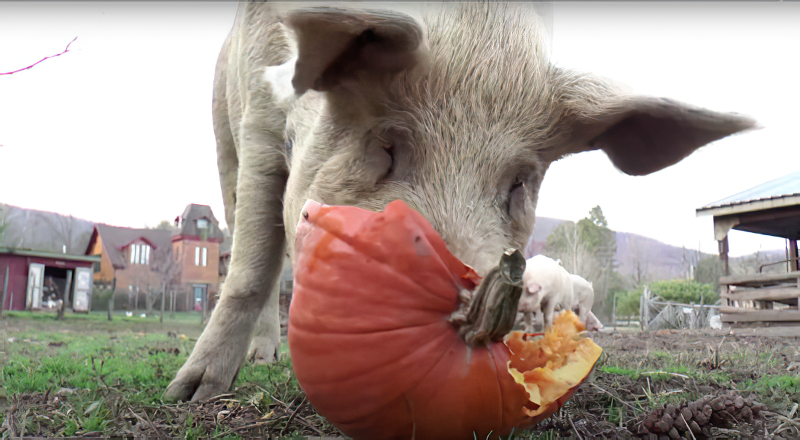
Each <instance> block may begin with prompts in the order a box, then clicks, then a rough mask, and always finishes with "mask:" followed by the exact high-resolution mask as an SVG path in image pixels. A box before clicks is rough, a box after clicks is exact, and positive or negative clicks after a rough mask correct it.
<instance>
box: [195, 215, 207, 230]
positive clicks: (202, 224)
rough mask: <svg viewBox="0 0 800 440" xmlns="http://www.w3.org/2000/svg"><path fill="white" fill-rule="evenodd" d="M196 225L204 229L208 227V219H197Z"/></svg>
mask: <svg viewBox="0 0 800 440" xmlns="http://www.w3.org/2000/svg"><path fill="white" fill-rule="evenodd" d="M197 227H198V228H200V229H205V228H207V227H208V220H207V219H204V218H199V219H197Z"/></svg>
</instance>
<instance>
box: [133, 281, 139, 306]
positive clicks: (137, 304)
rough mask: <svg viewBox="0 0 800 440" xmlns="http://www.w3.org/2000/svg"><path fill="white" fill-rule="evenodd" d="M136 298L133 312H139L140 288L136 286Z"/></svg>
mask: <svg viewBox="0 0 800 440" xmlns="http://www.w3.org/2000/svg"><path fill="white" fill-rule="evenodd" d="M135 290H136V297H134V298H133V311H134V312H138V311H139V286H138V285H137V286H136V289H135Z"/></svg>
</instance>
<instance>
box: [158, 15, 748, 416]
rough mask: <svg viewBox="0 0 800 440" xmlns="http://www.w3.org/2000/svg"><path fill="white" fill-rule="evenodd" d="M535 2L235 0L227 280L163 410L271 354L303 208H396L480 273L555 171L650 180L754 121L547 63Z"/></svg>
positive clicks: (523, 231)
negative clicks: (586, 164) (600, 158)
mask: <svg viewBox="0 0 800 440" xmlns="http://www.w3.org/2000/svg"><path fill="white" fill-rule="evenodd" d="M382 7H384V8H388V7H391V5H389V4H384V5H383V6H382ZM534 7H535V5H534V4H532V3H519V4H497V3H466V2H465V3H460V2H452V3H445V4H439V5H433V4H431V5H428V7H427V8H426V9H425V10H423V11H421V12H420V13H419V14H416V13H415V14H416V15H415V16H414V17H412V16H411V15H409V14H407V13H404V12H400V11H392V10H374V9H371V10H360V9H357V4H356V5H354V4H348V5H346V7H345V6H343V7H342V8H338V7H327V6H323V7H304V5H303V4H302V3H293V2H288V3H283V4H280V5H277V6H276V5H275V4H274V3H271V2H242V3H240V5H239V8H238V10H237V13H236V18H235V20H234V24H233V28H232V30H231V32H230V34H229V35H228V37H227V39H226V40H225V42H224V44H223V46H222V49H221V51H220V55H219V58H218V61H217V65H216V73H215V78H214V87H213V97H212V103H211V107H212V115H213V125H214V133H215V137H216V142H217V163H218V166H219V176H220V185H221V189H222V197H223V202H224V205H225V219H226V221H227V224H228V225H229V228H230V229H231V230H232V232H233V248H232V256H231V261H230V270H229V273H228V276H227V280H226V282H225V285H224V287H223V289H222V291H221V294H220V298H219V302H218V303H217V305H216V307H215V309H214V311H213V313H212V315H211V317H210V319H209V322H208V324H207V326H206V328H205V329H204V331H203V333H202V335H201V336H200V338H199V339H198V341H197V343H196V345H195V347H194V349H193V351H192V353H191V355H190V356H189V358H188V359H187V361H186V362H185V364H184V365H183V366H182V367H181V369H180V370H179V371H178V373H177V375H176V376H175V378H174V379H173V381H172V382H171V383H170V385H169V386H168V388H167V390H166V392H165V394H164V398H165V399H167V400H171V401H174V400H188V399H191V400H193V401H198V400H204V399H208V398H210V397H213V396H215V395H218V394H221V393H224V392H226V391H227V390H228V389H230V387H231V384H232V383H233V381H234V379H235V378H236V376H237V374H238V372H239V369H240V368H241V367H242V365H243V364H244V362H245V360H246V357H247V354H248V352H253V351H255V352H256V354H255V356H254V357H255V358H258V359H262V360H264V361H265V362H269V361H272V360H274V359H275V358H276V356H277V353H278V347H279V346H280V320H279V314H278V311H279V308H278V294H277V291H278V290H277V289H276V288H275V286H276V284H277V283H278V281H279V277H280V272H281V266H282V261H283V259H284V256H287V257H288V258H289V259H290V261H294V260H295V257H296V255H294V249H293V243H294V238H295V227H296V225H297V224H298V220H299V219H300V218H301V216H302V208H303V206H304V203H305V201H306V200H309V199H310V200H315V201H318V202H321V203H324V204H328V205H351V206H357V207H361V208H365V209H369V210H373V211H377V210H382V209H383V208H384V207H385V206H386V205H387V204H388V203H389V202H391V201H393V200H397V199H401V200H403V201H405V202H406V203H407V204H408V205H409V206H410V207H412V208H413V209H415V210H417V211H419V212H420V213H421V214H422V215H423V216H425V218H427V219H428V221H429V222H430V223H431V225H432V226H433V228H434V229H435V230H436V231H437V233H438V234H440V235H441V237H442V238H443V240H444V242H445V243H446V245H447V247H448V249H449V250H450V251H451V252H452V253H453V254H454V255H455V256H456V257H458V258H460V259H461V260H462V261H464V263H466V264H468V265H470V266H471V267H473V268H474V269H475V270H476V271H477V272H478V273H480V274H486V273H487V272H488V271H489V269H490V268H491V267H493V266H494V265H496V264H497V262H498V261H499V259H500V256H501V255H502V253H503V252H504V251H505V249H508V248H517V249H521V248H523V246H524V244H525V242H526V240H527V238H528V237H529V236H530V235H531V232H532V228H533V223H534V211H535V208H536V202H537V196H538V191H539V188H540V186H541V183H542V179H543V178H544V176H545V173H546V171H547V169H548V167H549V165H550V164H551V163H553V162H554V161H556V160H558V159H560V158H562V157H564V156H567V155H570V154H574V153H579V152H582V151H591V150H602V151H603V152H605V154H606V155H607V157H608V158H609V159H610V160H611V162H612V163H613V164H614V166H616V167H617V168H618V169H619V170H620V171H622V172H623V173H626V174H628V175H632V176H640V175H646V174H650V173H653V172H655V171H658V170H661V169H663V168H665V167H668V166H671V165H673V164H675V163H677V162H679V161H680V160H682V159H683V158H685V157H686V156H688V155H689V154H691V153H692V152H694V151H695V150H696V149H698V148H699V147H701V146H703V145H705V144H707V143H709V142H713V141H715V140H717V139H720V138H723V137H725V136H728V135H731V134H734V133H738V132H742V131H744V130H747V129H750V128H752V127H754V120H753V119H751V118H749V117H747V116H743V115H739V114H735V113H720V112H715V111H711V110H706V109H703V108H698V107H694V106H691V105H688V104H684V103H681V102H677V101H674V100H669V99H664V98H658V97H650V96H643V95H638V94H634V93H632V92H631V91H629V90H628V89H626V88H624V87H622V86H619V85H617V84H615V83H613V82H611V81H608V80H605V79H600V78H597V77H594V76H592V75H590V74H586V73H580V72H574V71H571V70H568V69H566V68H563V67H561V66H556V65H553V64H551V63H550V61H549V60H548V56H547V52H548V51H547V50H546V44H545V41H546V37H545V36H544V32H543V29H544V27H543V26H542V25H540V23H541V20H539V19H538V18H537V17H536V15H535V14H534V11H533V9H534ZM687 68H691V66H687ZM565 203H568V201H565ZM376 294H380V292H376ZM455 307H458V304H454V308H455ZM254 340H255V341H259V342H257V344H258V345H257V346H256V347H255V348H254V347H253V346H252V344H251V342H252V341H254ZM253 348H254V349H253ZM332 349H335V347H332Z"/></svg>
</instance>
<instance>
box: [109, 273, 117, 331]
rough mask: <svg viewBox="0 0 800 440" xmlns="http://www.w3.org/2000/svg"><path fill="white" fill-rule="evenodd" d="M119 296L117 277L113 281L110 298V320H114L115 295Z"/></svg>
mask: <svg viewBox="0 0 800 440" xmlns="http://www.w3.org/2000/svg"><path fill="white" fill-rule="evenodd" d="M115 296H117V278H116V277H115V278H114V281H112V282H111V298H109V299H108V320H109V321H112V320H113V318H112V312H113V310H114V297H115Z"/></svg>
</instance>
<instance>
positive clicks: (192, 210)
mask: <svg viewBox="0 0 800 440" xmlns="http://www.w3.org/2000/svg"><path fill="white" fill-rule="evenodd" d="M201 218H205V219H207V220H208V221H209V223H210V224H209V227H208V230H207V233H206V238H210V239H217V240H222V231H221V230H220V229H219V222H218V221H217V219H216V217H214V213H213V212H211V207H210V206H208V205H198V204H196V203H192V204H190V205H189V206H187V207H186V209H184V210H183V214H181V226H180V227H179V228H178V230H177V231H175V235H182V236H192V237H200V236H201V230H200V228H198V227H197V220H199V219H201Z"/></svg>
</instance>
